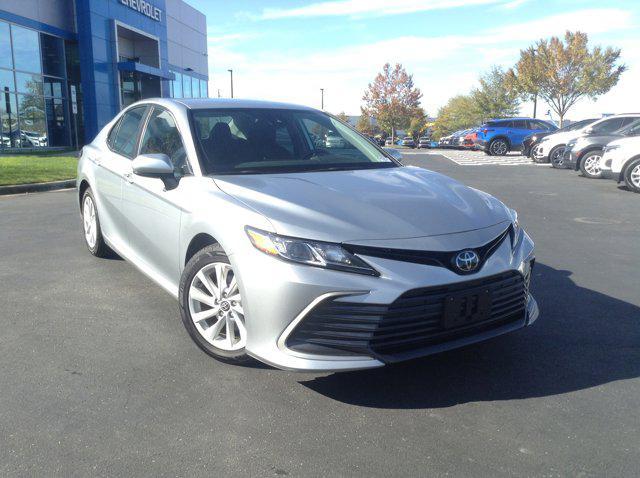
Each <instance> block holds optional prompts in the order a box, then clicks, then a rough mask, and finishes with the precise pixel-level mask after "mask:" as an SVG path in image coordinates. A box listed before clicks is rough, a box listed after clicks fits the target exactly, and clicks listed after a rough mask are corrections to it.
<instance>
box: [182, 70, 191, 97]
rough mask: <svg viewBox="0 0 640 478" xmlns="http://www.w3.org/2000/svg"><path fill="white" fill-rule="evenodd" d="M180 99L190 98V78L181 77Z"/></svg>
mask: <svg viewBox="0 0 640 478" xmlns="http://www.w3.org/2000/svg"><path fill="white" fill-rule="evenodd" d="M182 80H183V81H182V97H183V98H191V77H190V76H187V75H182Z"/></svg>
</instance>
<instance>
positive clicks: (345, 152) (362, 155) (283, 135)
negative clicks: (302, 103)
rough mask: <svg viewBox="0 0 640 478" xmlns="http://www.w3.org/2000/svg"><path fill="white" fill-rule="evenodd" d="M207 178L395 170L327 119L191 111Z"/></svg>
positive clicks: (309, 114) (275, 112)
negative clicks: (209, 175) (221, 175)
mask: <svg viewBox="0 0 640 478" xmlns="http://www.w3.org/2000/svg"><path fill="white" fill-rule="evenodd" d="M192 118H193V127H194V135H195V137H196V143H197V146H198V154H199V157H200V163H201V165H202V169H203V171H204V172H205V174H256V173H282V172H304V171H327V170H353V169H372V168H385V167H396V166H397V165H398V164H397V163H396V162H394V161H392V160H391V159H389V157H388V156H387V155H386V154H385V153H384V152H383V151H382V150H381V149H379V148H378V147H377V146H376V145H374V144H372V143H371V141H369V140H368V139H367V138H365V137H363V136H361V135H360V134H358V133H357V132H356V131H354V130H353V129H351V128H350V127H348V126H346V125H345V124H343V123H342V122H340V121H339V120H337V119H335V118H332V117H331V116H329V115H327V114H324V113H320V112H315V111H299V110H279V109H245V108H243V109H202V110H192Z"/></svg>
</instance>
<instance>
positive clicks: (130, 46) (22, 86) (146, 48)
mask: <svg viewBox="0 0 640 478" xmlns="http://www.w3.org/2000/svg"><path fill="white" fill-rule="evenodd" d="M207 60H208V58H207V39H206V18H205V16H204V15H203V14H202V13H200V12H198V11H197V10H195V9H194V8H192V7H191V6H189V5H188V4H186V3H185V2H183V1H181V0H75V1H71V0H21V1H20V2H19V3H18V2H15V1H13V0H11V1H8V0H0V83H1V84H0V88H1V91H2V93H3V98H2V101H0V104H1V106H0V117H1V118H0V119H1V129H0V138H1V141H0V149H13V148H42V147H50V148H51V147H63V148H64V147H74V146H80V145H82V144H84V143H86V142H89V141H91V140H92V139H93V137H94V136H95V135H96V134H97V132H98V131H99V130H100V129H101V128H102V127H103V126H104V125H105V124H106V123H107V122H109V121H110V120H111V118H113V116H114V115H115V114H117V112H118V111H120V110H121V109H122V108H123V107H126V106H127V105H129V104H131V103H133V102H135V101H137V100H139V99H143V98H149V97H157V96H163V97H188V98H191V97H196V98H198V97H207V96H208V61H207Z"/></svg>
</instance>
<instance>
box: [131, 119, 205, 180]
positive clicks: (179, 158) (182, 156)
mask: <svg viewBox="0 0 640 478" xmlns="http://www.w3.org/2000/svg"><path fill="white" fill-rule="evenodd" d="M154 153H155V154H158V153H162V154H166V155H167V156H168V157H169V159H170V160H171V162H172V163H173V172H174V175H175V176H176V178H181V177H182V176H185V175H189V174H192V171H191V168H190V167H189V162H188V161H187V152H186V150H185V148H184V144H183V142H182V138H181V137H180V132H179V131H178V128H177V126H176V123H175V121H174V119H173V116H171V113H169V112H168V111H167V110H165V109H164V108H158V107H154V109H153V111H152V112H151V116H149V121H148V123H147V127H146V129H145V131H144V135H143V137H142V141H141V142H140V154H154Z"/></svg>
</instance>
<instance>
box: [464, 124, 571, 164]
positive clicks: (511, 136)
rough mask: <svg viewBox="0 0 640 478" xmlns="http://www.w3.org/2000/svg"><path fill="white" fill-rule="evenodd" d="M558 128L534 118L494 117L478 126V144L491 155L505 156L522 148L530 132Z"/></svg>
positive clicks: (548, 130)
mask: <svg viewBox="0 0 640 478" xmlns="http://www.w3.org/2000/svg"><path fill="white" fill-rule="evenodd" d="M557 129H558V127H557V126H556V125H554V124H553V123H549V122H548V121H543V120H539V119H533V118H504V119H493V120H490V121H487V122H486V123H485V124H483V125H482V126H480V128H478V139H477V140H476V145H477V147H478V149H481V150H483V151H484V152H485V153H487V154H488V155H490V156H504V155H505V154H507V153H508V152H509V151H514V150H516V149H520V148H522V141H523V140H524V139H525V138H526V137H527V136H529V135H530V134H533V133H541V132H552V131H555V130H557Z"/></svg>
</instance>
